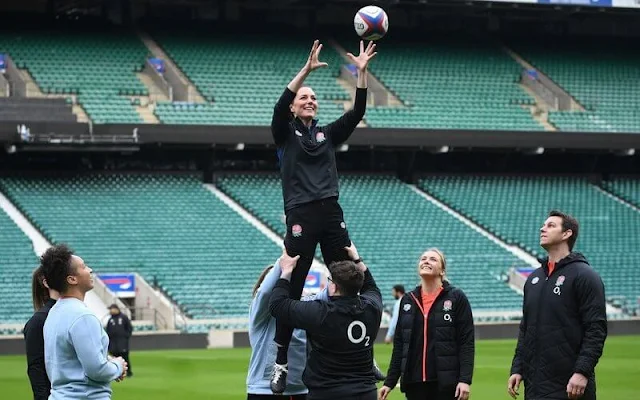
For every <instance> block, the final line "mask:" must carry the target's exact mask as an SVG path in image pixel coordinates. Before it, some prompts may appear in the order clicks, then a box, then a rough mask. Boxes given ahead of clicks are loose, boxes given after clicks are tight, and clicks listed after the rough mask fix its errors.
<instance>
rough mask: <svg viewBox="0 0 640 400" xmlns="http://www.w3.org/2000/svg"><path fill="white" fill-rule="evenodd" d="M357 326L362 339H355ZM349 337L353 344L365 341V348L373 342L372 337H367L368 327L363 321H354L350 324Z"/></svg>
mask: <svg viewBox="0 0 640 400" xmlns="http://www.w3.org/2000/svg"><path fill="white" fill-rule="evenodd" d="M356 326H357V327H359V328H360V337H355V336H354V335H353V328H354V327H356ZM347 337H348V338H349V341H350V342H351V343H353V344H358V343H362V342H363V341H365V343H364V346H365V347H367V346H369V341H370V340H371V337H370V336H369V335H367V327H366V326H365V325H364V323H362V321H353V322H351V323H350V324H349V326H348V327H347Z"/></svg>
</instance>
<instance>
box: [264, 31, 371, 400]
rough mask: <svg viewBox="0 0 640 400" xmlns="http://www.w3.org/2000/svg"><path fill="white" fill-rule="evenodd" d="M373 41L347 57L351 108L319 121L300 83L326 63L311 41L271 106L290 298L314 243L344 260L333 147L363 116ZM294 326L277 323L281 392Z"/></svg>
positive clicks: (275, 379)
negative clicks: (354, 73)
mask: <svg viewBox="0 0 640 400" xmlns="http://www.w3.org/2000/svg"><path fill="white" fill-rule="evenodd" d="M375 48H376V45H375V44H374V43H373V42H369V44H368V45H367V47H366V48H365V47H364V43H363V42H362V41H361V42H360V54H359V55H358V56H357V57H356V56H354V55H353V54H351V53H347V56H348V57H349V58H350V59H351V62H352V63H353V65H355V67H356V69H357V70H358V81H357V85H356V86H357V88H356V95H355V102H354V106H353V108H352V109H351V110H349V111H347V112H346V113H345V114H344V115H342V116H341V117H340V118H338V119H337V120H336V121H334V122H331V123H330V124H328V125H325V126H320V125H318V120H317V119H315V117H316V112H317V110H318V101H317V98H316V94H315V93H314V91H313V90H312V89H311V88H310V87H307V86H303V83H304V80H305V79H306V78H307V76H308V75H309V74H310V73H311V72H313V71H315V70H316V69H318V68H322V67H326V66H327V63H324V62H321V61H320V60H319V55H320V50H321V49H322V44H320V43H319V42H318V41H317V40H316V41H314V43H313V47H312V48H311V52H310V53H309V58H308V59H307V62H306V64H305V65H304V67H303V68H302V69H301V70H300V72H299V73H298V74H297V75H296V76H295V77H294V78H293V80H291V82H289V84H288V86H287V87H286V89H285V90H284V93H282V95H281V96H280V99H279V100H278V102H277V103H276V105H275V108H274V111H273V118H272V120H271V133H272V135H273V139H274V141H275V144H276V146H277V148H278V149H277V154H278V159H279V163H280V175H281V180H282V193H283V197H284V211H285V215H286V225H287V233H286V236H285V240H284V245H285V248H286V250H287V253H288V254H289V256H291V257H295V256H298V255H299V256H300V261H299V263H298V266H297V268H296V269H295V270H294V273H293V276H292V277H291V294H290V295H291V298H292V299H299V298H300V296H301V294H302V290H303V288H304V282H305V279H306V276H307V274H308V272H309V269H310V267H311V263H312V262H313V256H314V254H315V251H316V247H317V245H318V243H320V248H321V250H322V256H323V258H324V262H325V265H329V264H331V263H332V262H334V261H339V260H346V259H347V255H346V253H345V251H344V248H345V247H348V246H349V245H350V244H351V240H350V238H349V233H348V231H347V228H346V224H345V222H344V216H343V212H342V208H341V207H340V204H339V203H338V197H339V190H338V171H337V166H336V155H335V152H336V147H337V146H338V145H340V144H342V143H344V142H345V141H346V140H347V139H348V138H349V136H351V134H352V133H353V131H354V130H355V128H356V126H357V125H358V123H359V122H360V121H361V120H362V117H363V116H364V113H365V109H366V103H367V73H368V72H367V66H368V64H369V61H370V60H371V59H372V58H373V57H374V56H375V55H376V54H377V53H376V52H375ZM292 332H293V329H292V328H291V327H289V326H287V325H286V324H284V323H282V322H279V321H277V322H276V333H275V338H274V340H275V342H276V344H277V346H278V353H277V356H276V360H275V365H274V368H273V376H272V381H271V389H272V391H273V393H276V394H279V393H283V392H284V390H285V388H286V381H287V367H288V365H287V350H288V347H289V342H290V341H291V334H292Z"/></svg>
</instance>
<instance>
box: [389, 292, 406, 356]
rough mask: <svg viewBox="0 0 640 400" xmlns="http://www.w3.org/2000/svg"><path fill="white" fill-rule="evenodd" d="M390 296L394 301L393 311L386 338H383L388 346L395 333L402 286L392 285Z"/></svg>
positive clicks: (402, 294) (402, 293)
mask: <svg viewBox="0 0 640 400" xmlns="http://www.w3.org/2000/svg"><path fill="white" fill-rule="evenodd" d="M391 295H392V296H393V298H394V299H395V300H396V302H395V303H393V311H392V312H391V321H389V329H388V330H387V336H385V338H384V342H385V343H387V344H389V343H393V335H394V334H395V332H396V324H397V323H398V314H399V313H400V302H401V301H402V296H404V286H402V285H394V286H393V289H391Z"/></svg>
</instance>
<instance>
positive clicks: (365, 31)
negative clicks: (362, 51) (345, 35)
mask: <svg viewBox="0 0 640 400" xmlns="http://www.w3.org/2000/svg"><path fill="white" fill-rule="evenodd" d="M353 27H354V28H355V30H356V33H357V34H358V36H360V37H361V38H363V39H365V40H378V39H381V38H383V37H384V35H386V34H387V31H388V30H389V18H388V17H387V13H386V12H385V11H384V10H383V9H382V8H380V7H378V6H366V7H362V8H361V9H359V10H358V12H357V13H356V15H355V17H354V18H353Z"/></svg>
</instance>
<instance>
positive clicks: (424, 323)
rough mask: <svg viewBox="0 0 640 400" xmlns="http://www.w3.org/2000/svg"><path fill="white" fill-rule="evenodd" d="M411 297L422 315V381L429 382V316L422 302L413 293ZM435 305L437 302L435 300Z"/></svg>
mask: <svg viewBox="0 0 640 400" xmlns="http://www.w3.org/2000/svg"><path fill="white" fill-rule="evenodd" d="M411 297H413V300H414V301H415V302H416V304H417V306H418V308H419V309H420V312H421V313H422V316H423V319H422V332H423V340H422V381H423V382H426V381H427V319H428V318H429V315H428V314H425V313H424V307H422V302H421V301H418V299H416V296H415V295H414V294H413V293H411ZM434 303H435V300H434Z"/></svg>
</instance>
